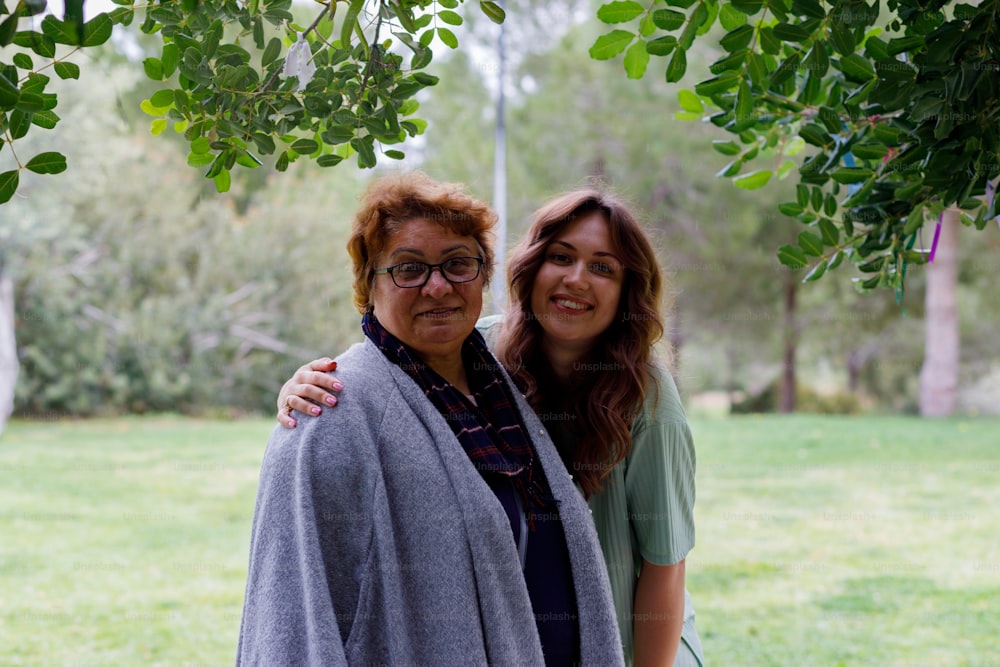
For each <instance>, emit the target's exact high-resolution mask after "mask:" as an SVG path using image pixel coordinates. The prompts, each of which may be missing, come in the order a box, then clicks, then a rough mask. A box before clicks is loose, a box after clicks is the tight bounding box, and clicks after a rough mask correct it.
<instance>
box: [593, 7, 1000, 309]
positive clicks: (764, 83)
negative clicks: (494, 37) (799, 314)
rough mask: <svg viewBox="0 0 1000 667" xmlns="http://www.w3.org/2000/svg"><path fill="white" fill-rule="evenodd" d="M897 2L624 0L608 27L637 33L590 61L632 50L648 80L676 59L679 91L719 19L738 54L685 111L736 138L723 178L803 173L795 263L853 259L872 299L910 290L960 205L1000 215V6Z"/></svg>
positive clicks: (669, 73)
mask: <svg viewBox="0 0 1000 667" xmlns="http://www.w3.org/2000/svg"><path fill="white" fill-rule="evenodd" d="M886 6H887V8H888V16H885V15H883V14H882V12H881V11H880V10H881V9H882V8H881V7H880V2H879V0H873V1H872V2H871V3H870V4H869V3H867V2H864V1H863V0H837V1H835V2H822V1H821V0H733V1H732V2H718V1H717V0H668V1H667V2H666V3H662V2H657V3H652V4H649V3H644V4H640V3H638V2H611V3H608V4H605V5H604V6H602V7H601V9H600V10H599V12H598V17H599V18H600V19H601V20H603V21H604V22H606V23H621V24H627V25H629V26H630V27H631V28H632V29H631V30H624V29H620V28H619V29H616V30H613V31H611V32H610V33H608V34H606V35H604V36H602V37H600V38H599V39H598V40H597V41H596V43H595V44H594V46H593V47H592V48H591V51H590V53H591V55H592V56H593V57H595V58H610V57H613V56H615V55H617V54H619V53H622V52H624V54H625V55H624V65H625V70H626V72H627V74H628V76H630V77H633V78H638V77H641V76H642V75H643V73H644V72H645V70H646V68H647V66H648V62H649V60H650V56H651V55H653V56H664V57H669V60H668V61H667V64H666V68H665V74H666V79H667V81H679V80H680V79H681V77H682V76H683V75H684V73H685V71H686V68H687V57H686V56H687V51H688V49H690V47H691V45H692V44H693V43H694V42H695V40H696V39H699V38H702V39H704V37H702V36H703V35H705V34H706V33H707V31H708V30H709V29H710V28H711V27H712V26H713V25H714V23H715V22H716V21H718V22H719V23H720V24H721V25H722V28H723V29H725V30H726V31H727V32H726V33H725V35H724V36H723V37H722V38H721V40H720V42H719V44H720V46H721V47H722V49H723V51H724V54H723V55H722V57H721V58H719V59H718V60H717V61H716V62H715V63H714V64H713V65H712V66H711V76H710V77H706V78H705V79H704V80H703V81H701V82H699V83H698V84H697V85H695V87H694V91H693V92H691V91H680V93H679V99H680V102H681V105H682V106H683V108H684V109H685V110H686V111H687V114H685V115H686V117H687V118H688V119H693V118H702V117H703V116H707V119H708V120H709V121H710V122H711V123H713V124H715V125H717V126H718V127H720V128H723V129H725V130H727V131H728V132H730V133H732V134H733V135H734V138H733V140H729V141H725V140H722V141H716V142H714V146H715V148H716V150H718V151H719V152H720V153H722V154H724V155H726V156H729V157H731V161H730V162H729V164H728V165H726V166H725V167H723V169H722V170H721V172H720V175H722V176H725V177H731V178H732V179H733V182H734V183H735V184H736V185H738V186H741V187H744V188H750V189H752V188H757V187H761V186H763V185H765V184H766V183H767V182H768V181H769V180H770V179H771V178H773V177H783V176H785V175H787V174H788V173H790V172H792V171H795V170H796V169H797V171H798V179H799V183H798V186H797V199H796V201H794V202H788V203H785V204H782V205H781V206H780V210H781V211H782V212H783V213H784V214H786V215H789V216H792V217H795V218H797V219H798V220H800V221H801V222H802V223H804V224H805V225H806V228H805V229H803V230H802V231H801V233H799V235H798V243H797V245H786V246H783V247H782V248H781V249H780V250H779V258H780V259H781V261H782V262H783V263H784V264H786V265H788V266H791V267H806V266H811V270H810V272H809V273H808V279H811V280H815V279H818V278H819V277H821V276H822V275H823V274H824V272H825V271H827V270H828V269H832V268H835V267H836V266H837V265H839V264H840V263H841V262H842V261H843V260H844V259H845V258H847V259H849V260H850V261H852V262H854V263H856V264H857V265H858V268H859V269H860V270H861V271H862V272H865V273H867V274H870V275H869V277H868V278H866V279H863V280H861V281H860V282H859V286H860V287H861V288H862V289H871V288H875V287H892V288H895V289H897V290H902V288H903V284H904V278H905V275H906V266H907V263H924V262H925V261H926V259H927V256H926V255H925V254H924V253H923V252H921V250H920V249H916V248H915V243H916V241H917V239H918V236H919V234H920V230H921V228H922V226H923V224H924V220H925V218H926V217H927V216H928V215H930V216H931V217H932V219H933V218H938V217H939V216H940V215H941V213H942V211H943V210H944V209H945V208H946V207H949V206H953V205H957V206H958V207H959V208H961V209H964V210H965V211H966V213H965V214H964V215H963V216H962V219H963V222H965V223H966V224H969V225H972V224H974V225H975V226H976V227H978V228H979V229H982V228H983V226H984V225H985V224H986V223H987V221H988V220H990V219H992V218H994V217H995V216H996V215H997V210H996V205H997V202H996V200H994V199H993V198H992V192H991V190H990V181H991V180H992V179H994V178H995V177H996V176H997V175H998V174H1000V100H998V92H1000V78H998V76H997V74H998V72H1000V23H998V19H1000V17H998V15H997V14H998V9H1000V3H998V2H997V1H996V0H988V1H986V2H983V3H982V4H980V5H979V6H974V5H969V4H954V5H953V4H951V3H949V2H945V1H942V0H929V1H926V2H925V1H921V0H889V1H888V2H887V3H886ZM706 109H711V111H708V110H706ZM803 142H804V144H809V145H810V146H812V147H814V148H815V150H812V151H811V153H810V154H809V155H808V157H807V158H806V159H805V160H804V162H803V163H802V164H801V165H799V164H797V163H796V162H794V161H792V160H789V159H788V158H789V157H790V156H792V155H794V154H795V153H797V152H798V151H799V150H801V149H802V148H803V145H804V144H803ZM751 165H752V166H757V168H756V169H754V170H752V171H745V170H744V168H745V167H747V168H749V167H750V166H751ZM984 195H987V196H985V197H984ZM928 241H930V239H929V238H928Z"/></svg>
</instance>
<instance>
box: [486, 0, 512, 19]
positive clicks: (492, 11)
mask: <svg viewBox="0 0 1000 667" xmlns="http://www.w3.org/2000/svg"><path fill="white" fill-rule="evenodd" d="M479 7H480V8H481V9H482V10H483V13H484V14H486V16H487V17H488V18H489V19H490V20H491V21H493V22H494V23H503V22H504V19H506V18H507V13H506V12H504V10H503V8H501V7H500V5H498V4H497V3H495V2H487V1H486V0H484V1H483V2H480V3H479Z"/></svg>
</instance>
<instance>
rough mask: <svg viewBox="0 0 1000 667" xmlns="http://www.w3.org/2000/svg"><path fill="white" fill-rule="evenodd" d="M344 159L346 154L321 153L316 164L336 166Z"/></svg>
mask: <svg viewBox="0 0 1000 667" xmlns="http://www.w3.org/2000/svg"><path fill="white" fill-rule="evenodd" d="M386 152H388V151H386ZM343 161H344V156H342V155H320V156H319V157H318V158H316V164H318V165H319V166H321V167H335V166H337V165H338V164H340V163H341V162H343Z"/></svg>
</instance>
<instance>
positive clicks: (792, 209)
mask: <svg viewBox="0 0 1000 667" xmlns="http://www.w3.org/2000/svg"><path fill="white" fill-rule="evenodd" d="M778 210H779V211H781V212H782V213H783V214H785V215H787V216H788V217H790V218H794V217H797V216H799V215H802V214H803V213H804V212H805V209H804V208H802V207H801V206H799V205H798V204H796V203H795V202H785V203H784V204H778Z"/></svg>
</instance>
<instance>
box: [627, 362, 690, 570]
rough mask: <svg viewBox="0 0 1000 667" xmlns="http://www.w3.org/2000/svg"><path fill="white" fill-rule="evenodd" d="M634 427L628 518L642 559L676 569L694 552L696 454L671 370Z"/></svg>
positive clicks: (660, 374)
mask: <svg viewBox="0 0 1000 667" xmlns="http://www.w3.org/2000/svg"><path fill="white" fill-rule="evenodd" d="M654 373H655V377H656V379H657V384H658V391H656V390H655V389H654V390H652V391H651V392H650V396H648V397H647V400H646V404H645V405H644V407H643V411H642V413H641V414H640V415H639V416H638V417H637V418H636V420H635V423H634V424H633V426H632V451H631V452H630V453H629V456H628V460H627V465H628V467H627V469H626V471H625V491H626V494H627V502H628V511H629V519H630V521H631V525H632V531H633V535H634V536H635V539H636V541H637V543H638V548H639V553H640V554H641V556H642V557H643V558H644V559H646V560H647V561H649V562H650V563H653V564H656V565H673V564H674V563H678V562H680V561H681V560H683V559H684V558H686V557H687V554H688V552H689V551H690V550H691V549H692V548H693V547H694V542H695V531H694V500H695V482H694V479H695V451H694V441H693V439H692V437H691V429H690V428H689V427H688V423H687V418H686V417H685V415H684V409H683V408H682V407H681V402H680V397H679V396H678V394H677V385H676V384H675V383H674V380H673V378H672V377H671V376H670V374H669V373H668V372H667V371H654Z"/></svg>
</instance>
